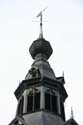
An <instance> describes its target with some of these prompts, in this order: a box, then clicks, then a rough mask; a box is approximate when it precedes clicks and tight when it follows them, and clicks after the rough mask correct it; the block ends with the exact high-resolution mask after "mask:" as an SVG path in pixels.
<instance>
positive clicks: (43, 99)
mask: <svg viewBox="0 0 83 125" xmlns="http://www.w3.org/2000/svg"><path fill="white" fill-rule="evenodd" d="M44 108H45V96H44V87H43V86H41V92H40V109H44Z"/></svg>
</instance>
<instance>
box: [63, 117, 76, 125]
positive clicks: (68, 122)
mask: <svg viewBox="0 0 83 125" xmlns="http://www.w3.org/2000/svg"><path fill="white" fill-rule="evenodd" d="M72 123H73V124H74V125H78V123H77V122H76V121H75V120H74V119H73V118H70V119H69V120H67V121H66V122H65V125H72Z"/></svg>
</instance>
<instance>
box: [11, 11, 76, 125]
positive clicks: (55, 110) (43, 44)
mask: <svg viewBox="0 0 83 125" xmlns="http://www.w3.org/2000/svg"><path fill="white" fill-rule="evenodd" d="M38 16H40V35H39V38H38V39H37V40H35V41H34V42H33V43H32V45H31V46H30V48H29V52H30V54H31V56H32V58H33V59H34V62H33V64H32V66H31V68H30V70H29V71H28V73H27V75H26V76H25V79H24V80H23V81H22V82H21V83H20V84H19V86H18V87H17V89H16V90H15V96H16V98H17V100H18V106H17V111H16V116H15V118H14V119H13V120H12V122H11V123H10V124H9V125H77V123H76V122H74V120H71V119H70V120H69V121H66V120H65V109H64V102H65V100H66V98H67V96H68V95H67V92H66V90H65V88H64V84H65V80H64V76H60V77H56V76H55V74H54V71H53V69H52V68H51V66H50V64H49V62H48V59H49V58H50V56H51V54H52V52H53V50H52V47H51V45H50V43H49V42H48V41H47V40H45V39H44V38H43V31H42V12H40V14H39V15H38ZM71 123H72V124H71Z"/></svg>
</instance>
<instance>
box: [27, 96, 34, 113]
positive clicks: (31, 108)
mask: <svg viewBox="0 0 83 125" xmlns="http://www.w3.org/2000/svg"><path fill="white" fill-rule="evenodd" d="M31 111H33V94H31V95H28V105H27V112H31Z"/></svg>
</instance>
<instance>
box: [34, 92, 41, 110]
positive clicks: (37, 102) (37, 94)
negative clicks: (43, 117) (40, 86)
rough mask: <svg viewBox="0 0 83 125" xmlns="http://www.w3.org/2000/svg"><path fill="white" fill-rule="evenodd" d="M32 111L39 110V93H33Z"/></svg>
mask: <svg viewBox="0 0 83 125" xmlns="http://www.w3.org/2000/svg"><path fill="white" fill-rule="evenodd" d="M34 109H35V110H39V109H40V92H38V93H35V95H34Z"/></svg>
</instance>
